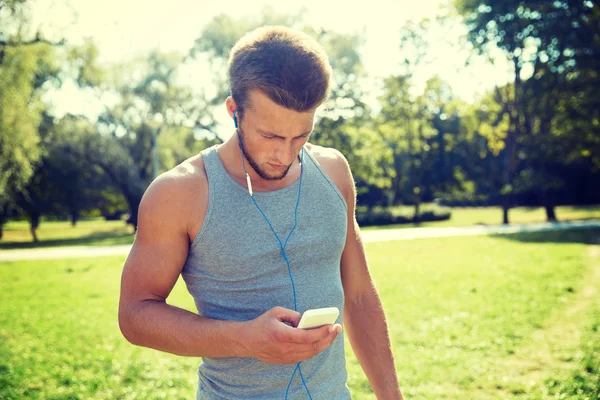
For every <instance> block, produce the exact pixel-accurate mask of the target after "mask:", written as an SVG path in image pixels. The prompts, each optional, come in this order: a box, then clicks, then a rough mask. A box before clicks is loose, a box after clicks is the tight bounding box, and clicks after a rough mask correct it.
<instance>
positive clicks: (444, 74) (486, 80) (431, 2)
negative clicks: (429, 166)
mask: <svg viewBox="0 0 600 400" xmlns="http://www.w3.org/2000/svg"><path fill="white" fill-rule="evenodd" d="M444 1H446V0H421V1H414V0H395V1H394V2H391V1H389V0H369V1H368V2H362V3H354V4H355V5H354V6H351V5H350V4H351V2H349V1H348V0H343V1H340V0H306V1H303V2H301V3H295V5H294V4H292V3H290V2H282V1H273V0H252V1H248V0H243V1H239V0H229V1H214V0H210V1H206V0H196V1H193V0H170V1H165V0H162V1H157V0H103V1H92V0H35V1H34V2H33V4H34V5H33V24H32V26H34V27H41V30H42V32H44V33H45V34H46V35H47V36H50V37H51V38H55V39H59V38H61V37H67V38H68V39H69V41H70V42H75V43H76V42H78V41H82V40H83V38H84V37H92V38H93V40H94V42H95V43H96V45H97V46H98V48H99V49H100V60H101V61H102V62H104V63H116V62H121V61H126V60H128V59H131V58H133V57H135V56H140V55H144V54H147V53H148V52H149V51H151V50H153V49H158V50H161V51H179V52H181V53H186V52H187V51H189V49H190V48H191V47H192V45H193V43H194V40H195V39H196V38H197V37H198V36H199V35H200V33H201V30H202V27H203V26H204V25H205V24H206V23H207V22H209V21H210V20H211V19H212V18H213V17H214V16H216V15H218V14H221V13H226V14H229V15H231V16H233V17H237V18H243V17H251V16H255V15H257V14H258V13H259V12H260V10H262V9H263V8H265V7H271V8H272V9H273V10H274V11H278V12H281V13H290V14H294V13H296V12H297V11H299V10H300V9H303V10H304V13H305V21H306V22H308V23H309V24H311V25H313V26H314V27H324V28H327V29H332V30H334V31H337V32H340V33H356V32H364V35H365V44H364V46H363V47H362V48H361V55H362V62H363V64H364V66H365V69H366V71H367V73H368V74H369V76H370V77H371V79H373V80H374V82H375V83H376V82H378V79H380V78H381V77H384V76H388V75H390V74H394V73H398V72H399V71H400V67H399V63H400V60H401V56H402V52H401V49H400V47H399V28H400V26H401V25H402V24H403V23H404V22H406V21H414V22H418V21H420V20H421V19H423V18H430V19H435V16H436V14H437V13H439V12H440V6H441V5H442V4H443V2H444ZM465 32H466V28H465V27H464V25H462V24H459V23H454V24H451V25H450V26H449V27H447V28H445V29H441V28H439V27H438V29H433V31H432V33H431V37H430V40H431V42H432V46H431V49H430V50H431V51H430V54H428V56H429V58H430V59H429V60H428V63H426V64H425V65H423V66H422V67H421V68H420V69H419V73H418V74H417V76H416V77H415V83H416V85H415V91H418V90H422V87H423V86H424V84H425V81H426V80H427V79H428V78H430V77H431V76H433V75H436V74H437V75H439V76H440V77H441V78H442V79H444V80H446V81H447V82H449V84H450V86H451V87H452V88H453V90H454V92H455V94H456V95H457V96H459V97H460V98H462V99H464V100H466V101H473V100H474V99H475V97H476V96H477V95H478V94H481V93H482V92H483V91H485V90H487V89H489V88H491V87H493V85H494V84H503V83H505V82H506V81H507V79H508V73H507V66H506V65H505V64H502V63H499V64H498V65H501V66H493V65H491V64H489V63H487V62H486V61H485V60H483V58H481V57H475V58H473V59H472V64H471V65H470V66H468V67H465V66H464V64H465V60H466V59H467V57H468V55H469V52H468V51H467V50H464V49H462V47H461V45H460V42H461V41H460V37H461V35H463V34H464V33H465ZM205 68H207V66H206V65H196V66H194V68H193V69H191V70H190V69H188V71H193V72H190V73H189V76H188V77H187V79H189V83H190V84H191V85H192V86H205V85H209V83H208V82H207V81H204V80H203V79H204V78H203V77H205V76H207V74H206V73H203V69H205ZM379 81H380V80H379ZM375 86H377V85H376V84H375V85H374V87H375ZM377 95H378V92H377V91H376V90H373V91H371V92H370V93H369V99H366V100H367V102H375V101H376V97H377ZM53 100H54V102H55V104H56V107H57V111H58V113H59V114H60V113H61V112H66V111H71V112H73V110H74V109H76V110H77V111H79V112H83V113H90V112H93V110H95V109H97V104H96V105H94V104H93V101H90V100H89V99H88V100H83V101H82V98H81V94H80V93H78V91H77V89H76V88H75V87H74V86H70V85H65V87H64V88H63V90H61V92H60V93H56V94H53ZM221 112H222V113H223V115H220V116H219V118H227V115H226V113H225V110H224V107H223V110H222V111H221Z"/></svg>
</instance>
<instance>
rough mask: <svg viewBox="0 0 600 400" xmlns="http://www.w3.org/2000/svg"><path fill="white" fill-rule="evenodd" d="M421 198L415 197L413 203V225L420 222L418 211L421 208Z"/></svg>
mask: <svg viewBox="0 0 600 400" xmlns="http://www.w3.org/2000/svg"><path fill="white" fill-rule="evenodd" d="M420 197H421V196H417V198H416V201H415V214H414V215H413V223H415V224H418V223H420V222H421V215H420V212H419V209H420V207H421V199H420Z"/></svg>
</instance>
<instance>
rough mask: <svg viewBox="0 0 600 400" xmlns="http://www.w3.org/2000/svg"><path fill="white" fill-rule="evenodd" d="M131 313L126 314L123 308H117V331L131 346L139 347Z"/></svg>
mask: <svg viewBox="0 0 600 400" xmlns="http://www.w3.org/2000/svg"><path fill="white" fill-rule="evenodd" d="M132 316H133V313H131V312H128V311H127V310H126V309H124V307H120V308H119V329H120V330H121V334H122V335H123V337H124V338H125V339H126V340H127V341H128V342H129V343H131V344H133V345H136V346H139V345H140V343H139V337H138V336H139V335H136V329H135V323H134V321H133V318H132Z"/></svg>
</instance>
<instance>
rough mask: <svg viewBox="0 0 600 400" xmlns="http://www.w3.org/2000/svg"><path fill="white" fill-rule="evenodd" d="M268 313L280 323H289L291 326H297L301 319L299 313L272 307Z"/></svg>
mask: <svg viewBox="0 0 600 400" xmlns="http://www.w3.org/2000/svg"><path fill="white" fill-rule="evenodd" d="M269 312H270V313H271V315H273V316H274V317H275V318H277V319H278V320H280V321H281V322H289V323H290V324H291V325H292V326H297V325H298V323H299V322H300V318H301V317H302V315H301V314H300V313H299V312H297V311H294V310H290V309H288V308H284V307H274V308H272V309H271V310H270V311H269Z"/></svg>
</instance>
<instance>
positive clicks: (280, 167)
mask: <svg viewBox="0 0 600 400" xmlns="http://www.w3.org/2000/svg"><path fill="white" fill-rule="evenodd" d="M267 164H269V166H270V167H271V168H273V169H284V168H286V167H287V165H285V164H273V163H267Z"/></svg>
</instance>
